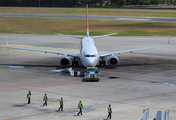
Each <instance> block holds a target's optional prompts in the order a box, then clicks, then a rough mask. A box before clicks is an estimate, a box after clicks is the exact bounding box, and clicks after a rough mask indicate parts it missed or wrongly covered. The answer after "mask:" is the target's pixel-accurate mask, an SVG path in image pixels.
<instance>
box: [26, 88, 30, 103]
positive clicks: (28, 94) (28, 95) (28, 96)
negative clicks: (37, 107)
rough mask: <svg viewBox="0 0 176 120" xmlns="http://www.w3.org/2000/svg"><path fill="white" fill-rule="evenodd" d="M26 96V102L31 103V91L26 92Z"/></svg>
mask: <svg viewBox="0 0 176 120" xmlns="http://www.w3.org/2000/svg"><path fill="white" fill-rule="evenodd" d="M27 98H28V104H30V103H31V91H29V92H28V93H27V96H26V99H27Z"/></svg>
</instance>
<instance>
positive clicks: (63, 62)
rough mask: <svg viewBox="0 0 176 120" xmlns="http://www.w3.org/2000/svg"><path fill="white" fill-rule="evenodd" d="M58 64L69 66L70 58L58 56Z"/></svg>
mask: <svg viewBox="0 0 176 120" xmlns="http://www.w3.org/2000/svg"><path fill="white" fill-rule="evenodd" d="M60 65H62V66H69V65H70V58H69V57H68V56H62V57H61V58H60Z"/></svg>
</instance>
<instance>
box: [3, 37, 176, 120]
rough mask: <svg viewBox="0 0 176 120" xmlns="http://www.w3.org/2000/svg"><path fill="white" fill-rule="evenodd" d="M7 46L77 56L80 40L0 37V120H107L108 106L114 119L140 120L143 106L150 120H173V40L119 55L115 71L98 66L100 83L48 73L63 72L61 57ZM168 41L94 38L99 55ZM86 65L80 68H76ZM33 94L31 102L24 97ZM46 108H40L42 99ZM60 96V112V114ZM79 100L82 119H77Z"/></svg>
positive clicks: (175, 68) (175, 61) (175, 106)
mask: <svg viewBox="0 0 176 120" xmlns="http://www.w3.org/2000/svg"><path fill="white" fill-rule="evenodd" d="M5 36H6V37H7V38H8V42H9V45H10V46H19V47H30V48H37V49H47V50H55V51H64V52H71V53H79V43H80V40H79V39H78V40H77V39H75V38H69V37H65V36H60V35H31V34H30V35H29V34H0V76H1V77H0V106H1V109H0V113H1V114H0V119H3V120H56V119H57V120H63V119H64V120H82V119H84V120H106V118H107V115H108V112H107V108H108V105H109V104H111V107H112V111H113V113H112V119H114V120H138V119H139V118H140V117H141V115H142V111H143V108H149V116H150V118H151V117H152V116H153V115H154V114H155V112H156V111H158V110H169V119H170V120H175V118H176V102H175V101H176V52H175V48H176V41H175V39H176V37H171V43H170V45H169V46H167V47H164V48H156V49H151V50H146V51H138V52H134V53H124V54H120V55H117V56H118V57H119V59H120V63H119V65H118V66H116V67H111V66H109V65H107V66H97V67H99V71H100V74H101V77H100V81H99V82H84V78H83V77H70V76H69V74H68V73H54V72H50V70H59V69H63V67H62V66H60V65H59V58H60V57H61V56H60V55H55V54H49V53H47V54H45V53H42V52H34V51H25V50H16V49H10V48H7V47H6V44H5ZM168 38H169V36H166V37H163V36H162V37H132V36H128V37H125V36H124V37H121V36H111V37H104V38H99V39H96V40H95V41H96V44H97V47H98V48H99V50H100V53H104V52H108V51H115V50H125V49H133V48H141V47H149V46H157V45H161V44H167V41H168ZM83 69H84V67H83V66H82V65H81V64H79V66H78V70H83ZM29 90H30V91H31V93H32V95H31V104H27V99H26V95H27V92H28V91H29ZM45 93H46V94H47V96H48V99H49V101H48V106H45V107H43V96H44V94H45ZM61 97H62V98H63V101H64V111H58V108H59V99H60V98H61ZM80 100H81V101H82V103H83V106H84V109H83V115H81V116H77V112H78V111H79V110H78V108H77V106H78V102H79V101H80Z"/></svg>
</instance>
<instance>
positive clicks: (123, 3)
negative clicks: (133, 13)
mask: <svg viewBox="0 0 176 120" xmlns="http://www.w3.org/2000/svg"><path fill="white" fill-rule="evenodd" d="M118 5H119V6H123V5H126V0H119V1H118Z"/></svg>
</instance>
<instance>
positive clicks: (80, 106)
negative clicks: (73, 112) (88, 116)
mask: <svg viewBox="0 0 176 120" xmlns="http://www.w3.org/2000/svg"><path fill="white" fill-rule="evenodd" d="M82 108H83V109H84V107H83V104H82V103H81V101H79V103H78V109H80V111H79V112H78V114H77V115H78V116H79V114H80V113H81V115H82Z"/></svg>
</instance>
